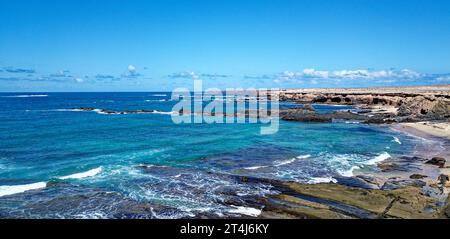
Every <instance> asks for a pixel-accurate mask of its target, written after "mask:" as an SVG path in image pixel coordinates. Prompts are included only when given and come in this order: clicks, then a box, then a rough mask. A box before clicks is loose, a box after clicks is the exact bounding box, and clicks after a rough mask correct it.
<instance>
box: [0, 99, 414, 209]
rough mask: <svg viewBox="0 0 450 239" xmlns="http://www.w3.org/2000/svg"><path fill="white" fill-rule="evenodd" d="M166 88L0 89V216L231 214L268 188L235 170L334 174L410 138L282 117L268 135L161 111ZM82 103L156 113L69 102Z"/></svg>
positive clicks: (409, 146) (167, 105) (405, 148)
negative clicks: (176, 118) (184, 120)
mask: <svg viewBox="0 0 450 239" xmlns="http://www.w3.org/2000/svg"><path fill="white" fill-rule="evenodd" d="M169 99H170V93H33V94H30V93H28V94H22V93H20V94H19V93H3V94H0V132H1V133H0V195H1V197H0V217H31V218H42V217H44V218H47V217H51V218H55V217H62V218H74V217H75V218H97V217H100V218H102V217H107V218H111V217H113V218H117V217H120V218H134V217H142V218H179V217H189V216H195V215H198V214H214V215H217V216H223V215H229V214H239V213H241V212H240V211H239V210H241V209H242V208H240V207H236V206H233V205H238V204H239V202H240V203H241V204H242V205H246V203H247V202H248V200H251V198H255V197H261V196H264V195H265V194H268V193H276V191H274V190H273V189H272V188H271V187H270V186H269V185H263V184H252V183H247V184H245V183H242V182H239V181H238V180H236V179H235V177H234V176H235V175H245V176H253V177H261V178H272V179H280V180H292V181H298V182H305V183H318V182H328V181H333V182H336V181H338V178H339V177H342V176H351V175H352V173H355V172H357V170H372V169H373V168H374V164H375V163H376V162H377V161H381V160H383V159H385V158H387V157H389V156H397V155H403V154H407V153H408V152H410V151H412V150H413V149H414V147H415V145H416V144H417V142H416V141H415V139H413V138H408V137H406V136H404V135H401V134H399V133H396V132H393V131H390V130H389V129H388V128H383V127H378V126H370V125H363V124H355V123H350V122H341V123H320V124H307V123H297V122H284V121H281V122H280V129H279V131H278V133H276V134H273V135H261V134H260V127H261V125H260V124H180V125H177V124H174V123H172V120H171V116H170V115H169V114H165V113H164V112H170V111H171V109H172V106H173V105H174V104H175V103H176V102H173V101H170V100H169ZM293 106H295V105H294V104H290V103H282V104H281V107H293ZM79 107H92V108H97V109H111V110H137V109H147V110H157V111H158V112H161V113H154V114H127V115H105V114H99V113H96V112H81V111H74V110H72V109H74V108H79ZM315 108H316V109H317V110H318V111H319V112H323V113H326V112H331V111H335V110H347V109H350V108H349V107H343V106H321V105H316V106H315ZM29 189H33V190H29ZM230 202H234V203H230ZM142 205H145V208H146V209H145V210H144V209H142V208H144V207H143V206H142Z"/></svg>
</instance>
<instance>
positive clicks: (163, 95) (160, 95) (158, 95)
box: [149, 94, 167, 97]
mask: <svg viewBox="0 0 450 239" xmlns="http://www.w3.org/2000/svg"><path fill="white" fill-rule="evenodd" d="M149 96H157V97H166V96H167V95H166V94H153V95H149Z"/></svg>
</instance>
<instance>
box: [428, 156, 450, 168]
mask: <svg viewBox="0 0 450 239" xmlns="http://www.w3.org/2000/svg"><path fill="white" fill-rule="evenodd" d="M445 162H446V161H445V159H444V158H441V157H434V158H432V159H431V160H428V161H427V162H425V163H426V164H432V165H436V166H439V168H443V167H444V165H445Z"/></svg>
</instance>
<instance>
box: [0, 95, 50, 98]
mask: <svg viewBox="0 0 450 239" xmlns="http://www.w3.org/2000/svg"><path fill="white" fill-rule="evenodd" d="M47 96H48V95H8V96H2V97H5V98H30V97H47Z"/></svg>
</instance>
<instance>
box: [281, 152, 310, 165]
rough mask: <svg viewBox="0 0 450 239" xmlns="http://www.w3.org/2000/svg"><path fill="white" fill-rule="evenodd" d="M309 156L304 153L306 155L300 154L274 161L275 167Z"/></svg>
mask: <svg viewBox="0 0 450 239" xmlns="http://www.w3.org/2000/svg"><path fill="white" fill-rule="evenodd" d="M309 157H311V155H310V154H306V155H300V156H297V157H295V158H292V159H288V160H281V161H275V167H279V166H283V165H286V164H291V163H293V162H295V161H297V159H307V158H309Z"/></svg>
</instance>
